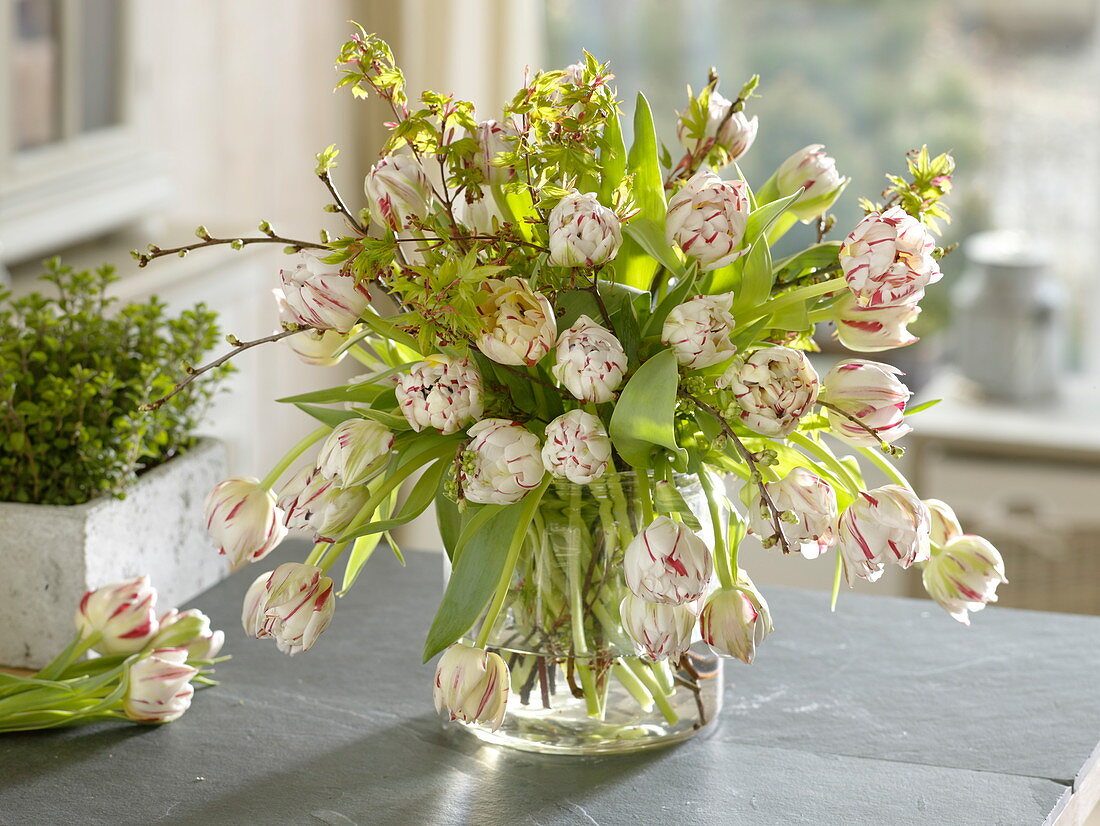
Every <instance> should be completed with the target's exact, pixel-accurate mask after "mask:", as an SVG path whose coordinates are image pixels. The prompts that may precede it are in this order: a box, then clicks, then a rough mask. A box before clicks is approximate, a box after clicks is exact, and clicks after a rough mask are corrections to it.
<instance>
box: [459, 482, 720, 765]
mask: <svg viewBox="0 0 1100 826" xmlns="http://www.w3.org/2000/svg"><path fill="white" fill-rule="evenodd" d="M647 479H648V477H647ZM639 481H642V480H639V478H638V477H637V476H636V475H635V474H633V473H616V472H614V471H609V472H608V473H607V474H606V475H605V476H604V477H602V478H600V479H598V480H596V481H595V482H593V483H592V484H589V485H575V484H572V483H569V482H554V483H551V485H550V486H549V488H548V489H547V490H546V492H545V494H544V496H543V499H542V501H541V502H540V505H539V508H538V511H537V513H536V515H535V518H534V519H533V520H532V524H531V526H530V528H529V530H528V535H527V539H526V543H525V546H524V548H523V551H522V553H521V555H520V558H519V562H518V563H517V565H516V570H515V573H514V575H513V577H512V583H511V588H510V589H509V591H508V594H507V597H506V599H505V602H504V605H503V607H502V610H501V611H500V614H499V615H498V616H497V620H496V622H495V623H494V627H493V628H492V629H491V631H490V632H489V634H488V637H487V644H488V647H489V648H490V650H494V651H496V652H497V653H499V654H500V655H501V656H502V657H503V658H504V660H505V662H506V663H507V664H508V667H509V670H510V672H511V681H512V686H511V695H510V698H509V702H508V710H507V714H506V715H505V719H504V723H503V725H502V726H501V727H500V728H499V729H498V730H497V731H492V730H491V729H490V728H489V727H488V726H485V725H480V724H464V723H463V724H459V725H463V726H464V727H465V728H467V729H468V730H469V731H471V732H472V733H473V734H475V735H476V736H477V737H479V738H480V739H482V740H484V741H487V742H490V743H496V744H499V745H504V746H510V747H512V748H517V749H523V750H526V751H536V752H547V753H558V754H596V753H607V752H627V751H636V750H640V749H647V748H653V747H657V746H663V745H667V744H670V743H675V742H678V741H680V740H684V739H687V738H688V737H691V736H692V735H694V734H696V733H697V732H698V731H700V730H701V729H702V728H703V727H704V726H707V725H708V724H710V723H712V722H713V721H714V719H715V717H716V716H717V715H718V712H719V711H720V709H721V704H722V663H721V660H720V659H719V658H717V657H716V656H715V655H714V654H713V653H712V652H711V651H710V649H709V648H707V647H706V645H705V644H703V643H702V642H700V641H699V640H698V634H697V632H696V639H695V641H694V643H693V645H692V648H691V649H690V650H689V651H688V652H687V653H686V654H685V655H684V656H683V657H681V658H678V659H676V660H675V661H674V662H669V661H663V662H651V661H648V660H647V659H645V658H643V657H641V656H639V655H638V653H637V652H636V650H635V647H634V644H633V642H632V641H631V639H630V637H628V636H627V634H626V632H625V631H624V630H623V626H622V623H621V621H620V614H619V605H620V603H621V602H622V600H623V597H624V596H625V595H626V593H627V588H626V582H625V579H624V567H623V553H624V551H625V549H626V546H627V544H628V543H629V542H630V541H631V539H633V538H634V536H635V535H636V534H637V533H638V531H640V530H641V529H642V528H643V527H645V525H646V524H647V522H646V519H645V516H643V514H645V513H647V512H648V509H649V508H650V507H651V505H649V504H647V505H645V506H643V504H642V499H641V497H644V498H645V500H646V502H647V503H651V502H652V499H653V496H654V493H655V491H656V490H657V489H656V488H655V486H654V483H653V480H652V479H649V480H648V484H642V485H641V486H639V484H638V483H639ZM669 485H670V483H668V482H665V483H663V485H662V487H664V488H665V490H664V491H661V492H660V493H659V494H658V495H659V497H662V498H663V499H667V498H668V496H669V490H668V487H669ZM671 487H672V488H674V489H675V491H676V492H677V493H678V494H679V495H680V496H682V497H683V499H684V501H685V503H686V504H687V505H688V506H689V507H690V509H691V511H692V512H693V513H694V514H695V516H696V517H697V518H698V520H699V522H700V523H701V526H700V529H699V531H698V534H699V536H700V537H702V538H703V539H704V540H705V541H706V542H707V544H708V545H711V544H712V539H713V529H712V525H713V522H712V519H713V518H718V519H720V520H723V521H724V517H722V516H721V515H720V513H719V510H718V507H717V503H715V507H714V508H712V507H711V506H710V503H708V502H707V499H706V497H705V496H704V494H703V490H702V488H701V486H700V484H699V482H698V480H697V479H696V478H695V477H694V476H682V477H680V476H677V477H674V478H673V480H672V481H671ZM696 607H697V606H696ZM482 622H484V619H483V620H482ZM479 631H480V624H479V625H477V626H475V627H474V628H473V629H472V630H471V632H470V637H469V640H470V641H472V640H473V639H474V638H475V637H476V636H477V635H478V632H479Z"/></svg>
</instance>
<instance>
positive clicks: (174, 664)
mask: <svg viewBox="0 0 1100 826" xmlns="http://www.w3.org/2000/svg"><path fill="white" fill-rule="evenodd" d="M187 656H188V651H187V649H186V648H158V649H156V650H154V651H150V652H149V653H148V654H146V655H145V656H144V657H142V658H141V659H140V660H137V661H136V662H134V663H133V664H131V665H130V668H129V671H128V675H127V681H126V695H125V696H124V697H123V699H122V711H123V713H124V714H125V715H126V716H127V717H128V718H129V719H131V720H133V721H134V722H136V723H171V722H172V721H173V720H178V719H179V718H180V717H182V716H183V714H184V712H185V711H187V709H189V708H190V707H191V698H192V697H193V696H194V695H195V687H194V686H193V685H191V679H192V678H193V677H195V676H196V675H197V674H198V673H199V670H198V669H197V668H194V667H192V666H190V665H188V664H187Z"/></svg>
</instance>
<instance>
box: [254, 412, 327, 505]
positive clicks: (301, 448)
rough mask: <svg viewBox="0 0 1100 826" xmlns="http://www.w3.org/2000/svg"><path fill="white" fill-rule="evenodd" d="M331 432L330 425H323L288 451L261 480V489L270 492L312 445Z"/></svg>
mask: <svg viewBox="0 0 1100 826" xmlns="http://www.w3.org/2000/svg"><path fill="white" fill-rule="evenodd" d="M331 430H332V428H330V427H329V426H328V425H321V426H320V427H319V428H317V429H316V430H314V431H312V432H310V433H309V434H308V435H307V436H306V437H305V438H304V439H302V441H300V442H298V444H296V445H294V447H292V448H291V449H290V450H289V451H287V453H286V455H285V456H283V458H282V459H280V460H279V462H278V464H276V465H275V467H273V468H272V469H271V472H270V473H268V474H267V476H265V477H264V478H263V479H261V480H260V487H262V488H266V489H267V490H270V489H271V487H272V485H274V484H275V483H276V482H278V481H279V477H280V476H282V475H283V473H284V472H285V471H286V469H287V468H288V467H290V466H291V464H293V463H294V461H295V460H296V459H297V458H298V457H299V456H301V455H302V454H303V453H305V452H306V450H308V449H309V447H310V446H311V445H313V444H315V443H317V442H318V441H320V440H321V438H322V437H324V436H326V435H328V433H329V431H331Z"/></svg>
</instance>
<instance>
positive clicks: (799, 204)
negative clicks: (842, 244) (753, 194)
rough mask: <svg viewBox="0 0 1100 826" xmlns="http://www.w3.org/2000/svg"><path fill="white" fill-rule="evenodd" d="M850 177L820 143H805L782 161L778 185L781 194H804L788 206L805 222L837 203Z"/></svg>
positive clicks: (777, 179)
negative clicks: (844, 173)
mask: <svg viewBox="0 0 1100 826" xmlns="http://www.w3.org/2000/svg"><path fill="white" fill-rule="evenodd" d="M847 183H848V179H847V178H844V177H842V176H841V174H840V173H839V172H837V171H836V160H835V159H834V158H831V157H829V156H828V155H826V154H825V146H824V145H823V144H820V143H814V144H810V145H809V146H807V147H804V148H802V149H800V150H798V151H797V152H795V153H794V154H793V155H791V156H790V157H789V158H787V160H785V161H783V163H781V164H780V165H779V170H778V171H777V172H776V173H775V185H776V188H777V189H778V190H779V195H780V197H783V198H785V197H787V196H788V195H793V194H794V193H796V192H798V190H799V189H800V188H801V189H802V190H803V192H802V194H801V195H800V196H799V197H798V198H797V199H796V200H795V202H794V203H793V204H791V205H790V206H789V207H787V209H788V210H789V211H790V212H792V213H794V215H795V216H796V217H797V218H798V219H799V220H800V221H803V222H807V223H808V222H809V221H812V220H814V219H815V218H819V217H821V216H822V215H824V214H825V212H826V211H827V210H828V209H829V207H831V206H832V205H833V204H834V203H836V199H837V198H839V197H840V193H841V192H843V191H844V187H845V186H846V185H847Z"/></svg>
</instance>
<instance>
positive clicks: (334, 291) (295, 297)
mask: <svg viewBox="0 0 1100 826" xmlns="http://www.w3.org/2000/svg"><path fill="white" fill-rule="evenodd" d="M279 274H280V275H281V276H282V279H283V288H282V296H281V297H282V302H281V306H280V309H281V311H282V315H283V318H284V320H287V321H294V322H296V323H298V324H304V325H305V326H306V327H312V328H314V329H315V330H335V331H336V332H338V333H347V332H350V331H351V329H352V328H353V327H354V326H355V325H356V324H358V323H359V319H360V318H361V317H362V315H363V313H364V312H366V310H367V307H368V306H370V302H371V298H370V292H369V291H368V290H367V285H366V283H365V282H363V281H359V282H357V281H356V278H355V276H353V275H344V274H343V273H342V272H341V271H340V268H339V267H338V266H336V265H334V264H326V263H325V262H324V261H322V260H321V259H320V258H319V257H318V256H317V255H316V254H315V253H313V252H307V251H303V252H300V253H298V263H297V264H295V265H294V268H293V269H289V270H280V271H279ZM279 297H280V296H279V295H278V294H276V300H278V298H279Z"/></svg>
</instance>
